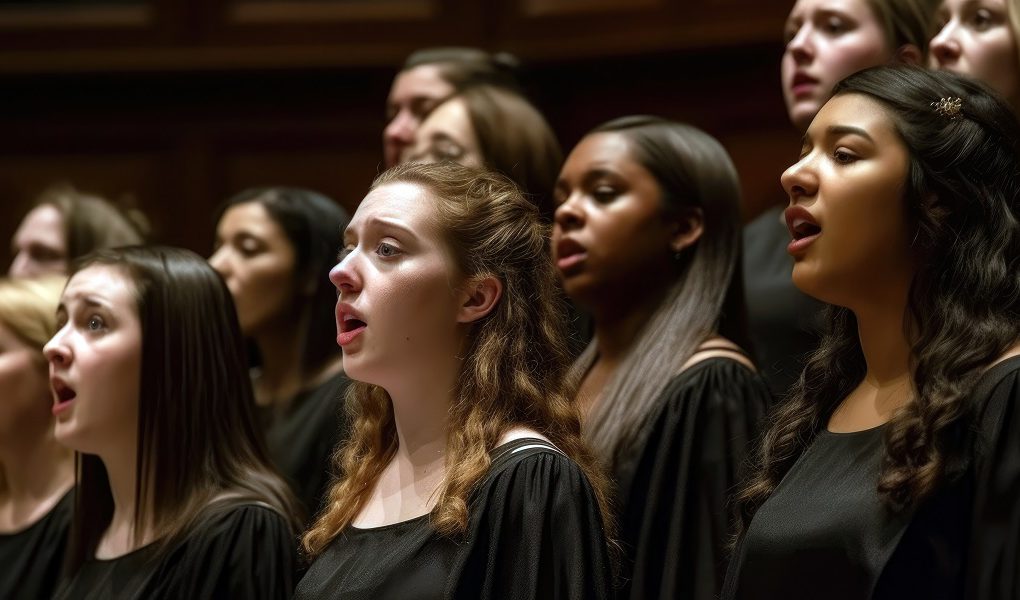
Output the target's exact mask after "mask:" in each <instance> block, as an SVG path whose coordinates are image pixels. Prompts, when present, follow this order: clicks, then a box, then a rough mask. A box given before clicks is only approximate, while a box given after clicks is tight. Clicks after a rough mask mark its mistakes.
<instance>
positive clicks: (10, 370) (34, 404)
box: [0, 356, 51, 431]
mask: <svg viewBox="0 0 1020 600" xmlns="http://www.w3.org/2000/svg"><path fill="white" fill-rule="evenodd" d="M0 389H3V390H4V394H3V398H2V399H0V430H2V431H13V430H16V429H23V428H25V427H26V426H30V425H31V424H33V423H37V424H40V423H41V424H43V425H44V426H48V424H49V423H50V418H51V412H50V402H51V400H50V392H49V382H48V379H47V372H46V371H45V370H44V369H43V368H41V367H40V366H39V365H38V364H37V363H34V362H33V361H32V360H30V359H27V358H24V359H23V358H21V357H16V356H0Z"/></svg>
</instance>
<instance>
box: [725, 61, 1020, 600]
mask: <svg viewBox="0 0 1020 600" xmlns="http://www.w3.org/2000/svg"><path fill="white" fill-rule="evenodd" d="M1018 140H1020V126H1018V124H1017V122H1016V119H1015V118H1014V116H1013V115H1012V114H1011V112H1010V109H1009V107H1008V106H1007V105H1006V104H1005V103H1004V102H1003V101H1001V100H999V99H997V98H994V97H992V96H991V95H990V94H989V93H988V92H987V90H986V88H984V86H981V85H980V84H977V83H974V82H972V81H969V80H967V79H965V78H962V77H959V76H956V75H953V74H950V73H940V72H928V71H924V70H922V69H918V68H906V67H883V68H876V69H872V70H868V71H864V72H861V73H858V74H857V75H854V76H851V77H849V78H847V79H846V80H844V81H843V82H841V83H840V84H839V85H837V86H836V90H835V94H834V96H833V98H832V99H831V100H830V101H829V102H828V103H826V104H825V106H824V107H823V108H822V110H821V111H819V113H818V115H817V116H816V117H815V119H814V121H813V122H812V123H811V126H810V127H809V128H808V130H807V134H806V136H805V138H804V146H803V149H802V151H801V159H800V160H799V161H798V162H797V163H796V164H795V165H793V166H792V167H790V168H789V169H788V170H787V171H786V172H785V173H784V174H783V177H782V182H783V187H784V188H785V189H786V191H787V193H788V194H789V196H790V207H789V208H787V210H786V220H787V224H788V227H789V229H790V233H791V237H792V241H791V242H790V244H789V246H788V251H789V253H790V254H791V255H793V258H794V261H795V266H794V269H793V281H794V283H795V284H796V285H797V287H799V288H800V289H801V290H803V291H804V292H805V293H808V294H810V295H812V296H814V297H816V298H819V299H821V300H823V301H826V302H829V303H830V304H832V305H833V306H832V307H831V308H830V309H829V310H828V314H827V318H826V322H827V323H828V331H827V333H826V335H825V337H824V338H823V341H822V345H821V347H820V349H819V350H818V351H817V352H816V353H814V355H813V356H812V357H811V359H810V360H809V362H808V365H807V368H806V369H805V371H804V373H803V375H802V376H801V378H800V381H799V383H798V385H797V386H796V387H795V388H794V391H793V393H792V396H791V398H790V400H788V401H787V402H786V403H784V404H782V405H781V406H780V408H779V410H778V411H777V413H776V415H775V416H774V421H773V423H772V425H771V427H770V429H769V431H768V432H767V433H766V435H765V436H764V438H763V443H762V447H761V450H760V452H759V454H758V456H757V460H756V462H757V465H756V468H755V470H754V471H753V472H754V473H755V475H754V476H753V477H752V478H751V479H750V481H749V482H748V483H747V484H746V486H745V487H744V489H743V491H742V493H741V494H740V496H739V504H740V513H741V518H742V525H743V533H742V535H741V536H740V541H739V546H738V549H737V553H736V555H735V558H734V560H733V562H732V564H731V569H730V572H729V574H728V576H727V582H726V589H725V591H724V594H723V597H724V598H755V599H762V600H768V599H771V598H805V597H811V598H835V599H840V598H847V599H863V598H908V597H909V598H981V599H994V598H1016V597H1017V595H1018V594H1020V568H1018V567H1020V564H1018V563H1017V556H1020V475H1018V473H1020V410H1018V405H1017V403H1018V401H1020V277H1018V276H1017V273H1018V272H1020V264H1018V257H1020V184H1018V182H1020V151H1018Z"/></svg>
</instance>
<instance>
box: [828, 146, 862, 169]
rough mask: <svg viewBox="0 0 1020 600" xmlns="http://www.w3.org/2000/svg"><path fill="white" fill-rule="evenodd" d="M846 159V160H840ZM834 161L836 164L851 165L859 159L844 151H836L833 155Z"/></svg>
mask: <svg viewBox="0 0 1020 600" xmlns="http://www.w3.org/2000/svg"><path fill="white" fill-rule="evenodd" d="M840 157H845V158H842V159H841V158H840ZM832 159H833V160H834V161H836V164H840V165H849V164H851V163H853V162H854V161H856V160H857V157H856V156H854V155H853V154H851V153H850V152H847V151H846V150H843V149H836V150H835V151H834V152H833V153H832Z"/></svg>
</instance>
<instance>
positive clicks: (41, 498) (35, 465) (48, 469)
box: [0, 431, 74, 522]
mask: <svg viewBox="0 0 1020 600" xmlns="http://www.w3.org/2000/svg"><path fill="white" fill-rule="evenodd" d="M19 442H21V443H19ZM0 479H2V480H3V481H4V486H5V487H4V489H3V490H0V504H6V505H7V506H8V507H9V508H10V513H9V514H10V515H11V521H13V522H18V521H21V519H20V518H19V517H22V516H24V517H26V518H28V517H31V516H33V515H34V514H35V513H36V512H37V510H36V509H38V508H40V507H41V506H43V505H47V504H51V503H52V502H51V501H55V500H58V499H59V498H60V497H62V496H63V495H64V494H65V493H66V492H67V490H69V489H70V488H71V486H72V485H74V455H73V454H72V453H71V451H70V450H68V449H67V448H64V447H63V446H61V445H60V444H58V443H57V442H56V440H54V439H53V434H52V432H50V431H48V432H46V433H44V434H43V435H42V436H35V438H34V439H31V440H24V441H22V440H19V439H18V437H16V436H13V435H5V436H4V440H3V446H0Z"/></svg>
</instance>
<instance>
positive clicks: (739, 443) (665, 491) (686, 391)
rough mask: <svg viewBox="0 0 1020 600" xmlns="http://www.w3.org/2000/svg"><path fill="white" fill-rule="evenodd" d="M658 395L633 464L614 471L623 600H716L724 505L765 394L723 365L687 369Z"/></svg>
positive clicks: (744, 373)
mask: <svg viewBox="0 0 1020 600" xmlns="http://www.w3.org/2000/svg"><path fill="white" fill-rule="evenodd" d="M663 393H664V395H665V401H664V402H662V403H661V404H660V406H661V409H660V412H659V414H658V415H657V416H656V417H655V418H654V420H652V421H651V422H650V424H649V428H648V429H647V433H646V434H645V435H644V437H643V439H644V440H645V442H644V444H642V445H641V446H640V448H639V451H638V453H637V454H636V455H635V456H633V458H632V460H633V462H632V464H631V465H629V466H626V467H622V468H620V469H617V480H618V485H619V486H620V488H619V490H620V493H621V500H622V501H623V502H624V505H623V507H622V514H621V522H620V527H621V531H620V535H621V541H622V542H623V546H624V552H625V554H626V556H627V559H628V560H627V561H626V562H625V565H624V579H625V582H624V593H623V594H622V595H623V596H624V597H628V598H634V599H642V600H646V599H647V600H651V599H656V598H661V599H667V598H668V599H673V598H684V599H705V600H709V599H714V598H716V597H717V595H718V593H719V591H720V590H721V589H722V584H723V580H724V579H725V576H726V566H727V559H728V557H729V551H728V548H729V543H730V541H731V538H730V536H731V532H732V531H733V525H734V523H735V521H734V518H733V514H732V511H731V510H730V509H729V504H728V502H729V499H730V496H731V495H732V493H733V491H734V488H735V487H736V485H737V483H738V481H739V476H740V468H741V466H742V464H743V461H744V459H745V456H746V453H747V451H748V449H749V447H750V443H751V442H752V441H753V440H754V438H755V437H756V436H757V435H758V431H759V427H760V424H761V421H762V419H763V417H764V414H765V411H766V409H767V406H768V405H769V404H770V393H769V390H768V387H767V385H766V383H765V382H764V380H763V379H762V378H761V377H760V376H759V375H757V374H756V373H754V372H752V371H751V370H750V369H748V368H747V367H745V366H744V365H742V364H740V363H738V362H736V361H734V360H732V359H727V358H710V359H707V360H705V361H703V362H702V363H699V364H696V365H694V366H692V367H690V368H689V369H688V370H687V371H686V372H684V373H681V374H680V375H678V376H677V377H676V378H674V379H673V381H671V382H670V384H669V385H667V387H666V389H665V390H664V392H663Z"/></svg>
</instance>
